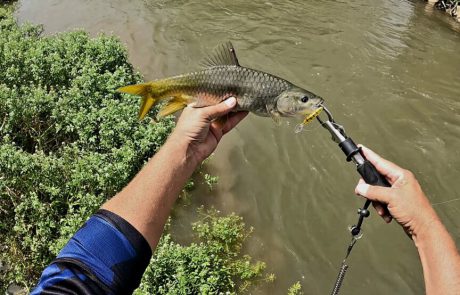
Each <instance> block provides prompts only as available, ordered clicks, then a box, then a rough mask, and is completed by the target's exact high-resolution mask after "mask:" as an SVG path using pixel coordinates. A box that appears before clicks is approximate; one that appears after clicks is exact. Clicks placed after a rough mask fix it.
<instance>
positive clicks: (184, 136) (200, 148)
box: [171, 97, 248, 165]
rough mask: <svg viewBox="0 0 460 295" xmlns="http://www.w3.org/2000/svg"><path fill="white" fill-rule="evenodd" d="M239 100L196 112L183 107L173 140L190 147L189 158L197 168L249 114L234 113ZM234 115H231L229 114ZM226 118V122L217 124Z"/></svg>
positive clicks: (232, 98)
mask: <svg viewBox="0 0 460 295" xmlns="http://www.w3.org/2000/svg"><path fill="white" fill-rule="evenodd" d="M235 106H236V99H235V98H234V97H229V98H227V99H226V100H224V101H223V102H221V103H219V104H216V105H212V106H208V107H203V108H198V109H193V106H187V107H186V108H184V110H183V112H182V114H181V116H180V118H179V121H178V122H177V125H176V128H175V129H174V132H173V133H172V134H171V139H173V140H175V141H178V142H181V143H183V144H185V145H186V146H187V158H188V159H190V160H192V161H193V163H195V164H196V165H198V164H199V163H201V162H202V161H203V160H204V159H206V158H207V157H209V155H210V154H211V153H212V152H213V151H214V150H215V149H216V147H217V144H218V143H219V141H220V140H221V138H222V136H224V135H225V134H226V133H227V132H229V131H230V130H232V129H233V127H235V126H236V125H237V124H238V123H239V122H240V121H241V120H243V119H244V117H246V115H247V114H248V112H244V111H240V112H231V111H232V110H233V109H234V107H235ZM230 112H231V113H230ZM218 118H225V119H226V120H225V122H223V123H222V122H221V121H218V120H216V119H218Z"/></svg>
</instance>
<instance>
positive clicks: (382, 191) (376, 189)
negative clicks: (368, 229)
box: [355, 180, 392, 204]
mask: <svg viewBox="0 0 460 295" xmlns="http://www.w3.org/2000/svg"><path fill="white" fill-rule="evenodd" d="M355 193H356V194H357V195H360V196H363V197H365V198H367V199H369V200H371V201H377V202H380V203H385V204H389V203H390V200H391V198H392V191H391V188H388V187H383V186H375V185H369V184H367V183H365V182H364V180H360V181H359V183H358V185H357V186H356V188H355Z"/></svg>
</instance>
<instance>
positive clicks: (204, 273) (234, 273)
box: [136, 210, 274, 295]
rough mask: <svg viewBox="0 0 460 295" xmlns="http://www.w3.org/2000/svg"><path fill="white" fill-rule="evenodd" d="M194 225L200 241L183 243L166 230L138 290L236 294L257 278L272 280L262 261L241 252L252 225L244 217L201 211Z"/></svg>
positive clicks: (139, 292)
mask: <svg viewBox="0 0 460 295" xmlns="http://www.w3.org/2000/svg"><path fill="white" fill-rule="evenodd" d="M200 215H201V219H200V221H198V222H196V223H194V224H193V226H192V228H193V231H194V234H195V238H197V239H198V242H197V243H192V244H191V245H189V246H181V245H179V244H177V243H175V242H174V241H172V239H171V236H170V235H169V234H166V235H164V236H163V237H162V239H161V242H160V245H159V246H158V248H157V251H156V254H155V256H154V257H153V258H152V262H151V264H150V266H149V267H148V269H147V271H146V272H145V274H144V278H143V281H142V283H141V286H140V288H139V289H138V290H137V292H136V294H138V295H140V294H184V295H186V294H236V293H237V292H238V293H242V292H245V291H247V290H248V288H249V287H250V286H251V285H252V284H253V283H254V282H257V281H272V280H273V279H274V276H273V275H265V274H264V269H265V264H264V263H263V262H255V263H252V262H251V258H250V257H249V256H247V255H245V256H241V255H240V252H241V247H242V245H243V242H244V241H245V239H246V238H247V237H248V236H249V234H250V232H251V231H252V229H249V230H246V229H245V225H244V223H243V220H242V218H241V217H239V216H237V215H235V214H231V215H228V216H225V217H219V216H218V215H217V211H215V210H210V211H208V212H206V213H205V212H204V211H201V214H200Z"/></svg>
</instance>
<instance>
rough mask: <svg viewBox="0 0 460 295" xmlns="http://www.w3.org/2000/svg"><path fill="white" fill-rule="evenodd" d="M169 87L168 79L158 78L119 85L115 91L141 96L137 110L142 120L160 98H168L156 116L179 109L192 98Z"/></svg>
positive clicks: (168, 113)
mask: <svg viewBox="0 0 460 295" xmlns="http://www.w3.org/2000/svg"><path fill="white" fill-rule="evenodd" d="M171 87H172V85H171V83H170V81H166V80H158V81H154V82H150V83H144V84H136V85H129V86H125V87H121V88H119V89H118V90H117V91H119V92H123V93H128V94H134V95H139V96H142V103H141V109H140V110H139V119H141V120H142V119H143V118H144V117H145V115H146V114H147V113H148V112H149V110H150V109H151V108H152V107H153V106H154V105H155V104H157V103H158V102H159V101H161V100H164V99H168V101H167V102H166V103H165V104H164V106H163V107H162V108H161V109H160V111H159V112H158V118H162V117H165V116H168V115H171V114H172V113H175V112H177V111H180V110H181V109H183V108H184V107H186V106H187V104H188V103H190V102H191V101H192V98H191V97H190V96H188V95H186V94H184V93H181V92H175V93H172V91H171Z"/></svg>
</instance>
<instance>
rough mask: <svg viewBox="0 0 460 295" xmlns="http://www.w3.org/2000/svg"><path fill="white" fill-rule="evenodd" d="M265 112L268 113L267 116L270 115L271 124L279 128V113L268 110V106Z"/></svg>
mask: <svg viewBox="0 0 460 295" xmlns="http://www.w3.org/2000/svg"><path fill="white" fill-rule="evenodd" d="M267 111H268V114H269V115H270V117H271V118H272V120H273V122H275V124H276V125H277V126H280V125H281V115H280V113H278V112H277V111H276V110H274V109H269V107H268V106H267Z"/></svg>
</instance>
